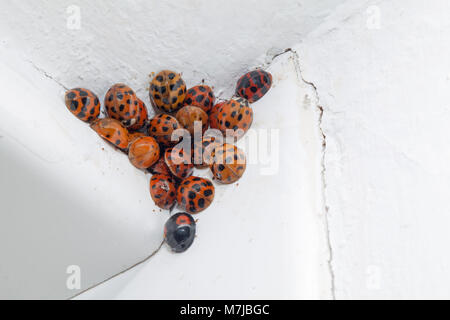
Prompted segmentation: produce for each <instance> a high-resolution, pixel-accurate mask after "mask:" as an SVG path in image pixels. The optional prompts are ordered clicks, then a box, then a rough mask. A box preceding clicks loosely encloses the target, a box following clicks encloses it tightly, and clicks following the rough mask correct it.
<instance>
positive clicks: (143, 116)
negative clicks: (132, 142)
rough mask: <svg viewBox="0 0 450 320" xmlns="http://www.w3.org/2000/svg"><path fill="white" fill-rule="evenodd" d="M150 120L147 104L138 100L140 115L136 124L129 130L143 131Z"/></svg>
mask: <svg viewBox="0 0 450 320" xmlns="http://www.w3.org/2000/svg"><path fill="white" fill-rule="evenodd" d="M147 120H148V111H147V107H146V105H145V103H144V102H143V101H142V100H141V99H139V98H138V115H137V117H136V123H135V124H133V125H131V126H130V127H129V128H128V129H129V130H139V129H141V128H142V127H143V126H144V125H145V124H146V123H147Z"/></svg>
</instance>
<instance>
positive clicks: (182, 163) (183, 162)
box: [164, 147, 194, 179]
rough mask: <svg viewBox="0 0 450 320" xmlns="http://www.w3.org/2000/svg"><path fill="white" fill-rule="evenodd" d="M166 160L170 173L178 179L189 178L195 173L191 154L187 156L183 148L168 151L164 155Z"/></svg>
mask: <svg viewBox="0 0 450 320" xmlns="http://www.w3.org/2000/svg"><path fill="white" fill-rule="evenodd" d="M164 160H165V162H166V165H167V167H168V168H169V170H170V172H171V173H172V174H173V175H174V176H175V177H177V178H180V179H184V178H186V177H189V176H190V175H191V174H192V171H194V165H193V164H192V161H191V154H187V152H185V151H184V149H182V148H178V147H174V148H170V149H167V150H166V152H165V153H164Z"/></svg>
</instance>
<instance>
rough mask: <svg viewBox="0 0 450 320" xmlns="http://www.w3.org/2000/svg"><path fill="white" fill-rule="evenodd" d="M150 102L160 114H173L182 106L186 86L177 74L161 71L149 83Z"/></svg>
mask: <svg viewBox="0 0 450 320" xmlns="http://www.w3.org/2000/svg"><path fill="white" fill-rule="evenodd" d="M149 93H150V101H151V102H152V105H153V106H154V107H155V108H157V109H159V110H160V111H162V112H174V111H177V110H178V109H180V108H181V107H182V106H183V103H184V98H185V97H186V84H185V83H184V80H183V79H182V78H181V75H180V74H179V73H176V72H174V71H170V70H163V71H161V72H160V73H158V74H157V75H156V76H154V78H153V79H152V81H151V82H150V90H149Z"/></svg>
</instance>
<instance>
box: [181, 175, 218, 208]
mask: <svg viewBox="0 0 450 320" xmlns="http://www.w3.org/2000/svg"><path fill="white" fill-rule="evenodd" d="M213 199H214V185H213V184H212V182H211V181H210V180H208V179H205V178H200V177H194V176H191V177H189V178H186V179H184V180H183V181H182V182H181V183H180V185H179V186H178V190H177V202H178V205H179V206H180V208H182V209H183V210H185V211H186V212H188V213H191V214H193V213H198V212H200V211H203V210H205V209H206V208H207V207H209V205H210V204H211V202H212V201H213Z"/></svg>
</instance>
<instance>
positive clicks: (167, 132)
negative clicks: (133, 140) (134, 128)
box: [148, 113, 180, 146]
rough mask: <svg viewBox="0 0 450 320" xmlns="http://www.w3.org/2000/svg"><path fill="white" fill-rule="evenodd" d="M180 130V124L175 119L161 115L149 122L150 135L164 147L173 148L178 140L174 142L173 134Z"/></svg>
mask: <svg viewBox="0 0 450 320" xmlns="http://www.w3.org/2000/svg"><path fill="white" fill-rule="evenodd" d="M179 128H180V124H179V123H178V120H177V119H176V118H175V117H172V116H171V115H168V114H165V113H161V114H158V115H157V116H155V117H153V118H152V119H151V120H150V121H149V126H148V134H149V135H150V136H152V137H153V138H155V139H156V141H158V143H160V144H162V145H164V146H171V145H174V144H176V143H177V141H178V140H175V141H172V132H173V131H174V130H177V129H179Z"/></svg>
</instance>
